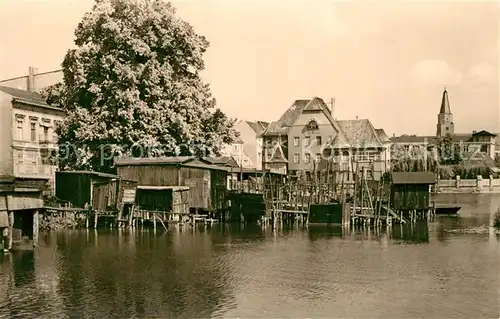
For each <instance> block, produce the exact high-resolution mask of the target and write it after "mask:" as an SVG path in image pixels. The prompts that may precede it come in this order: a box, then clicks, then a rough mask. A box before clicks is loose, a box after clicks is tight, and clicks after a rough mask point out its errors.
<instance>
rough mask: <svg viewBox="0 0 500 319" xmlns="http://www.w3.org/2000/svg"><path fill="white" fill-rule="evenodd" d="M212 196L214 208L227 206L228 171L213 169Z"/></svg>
mask: <svg viewBox="0 0 500 319" xmlns="http://www.w3.org/2000/svg"><path fill="white" fill-rule="evenodd" d="M210 173H211V183H210V184H211V197H212V209H224V208H226V207H227V206H228V205H227V201H226V192H227V185H226V181H227V172H226V171H211V172H210Z"/></svg>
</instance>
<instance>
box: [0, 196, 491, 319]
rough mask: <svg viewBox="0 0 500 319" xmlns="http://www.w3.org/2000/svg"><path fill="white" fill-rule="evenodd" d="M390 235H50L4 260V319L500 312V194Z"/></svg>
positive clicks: (216, 231) (240, 231)
mask: <svg viewBox="0 0 500 319" xmlns="http://www.w3.org/2000/svg"><path fill="white" fill-rule="evenodd" d="M436 201H437V202H448V203H460V204H462V205H463V208H462V210H461V215H462V217H461V218H458V219H457V218H450V217H448V218H440V219H439V220H438V221H436V222H433V223H430V224H429V226H427V225H426V224H419V225H416V226H414V227H413V228H411V227H408V228H400V227H399V226H395V227H393V229H392V230H391V231H390V232H387V231H385V230H384V231H381V232H376V231H374V230H371V231H349V230H345V229H341V228H332V227H330V228H327V227H312V226H311V227H309V228H308V229H303V230H280V231H277V232H275V233H273V232H272V231H271V230H268V229H261V228H259V227H249V226H245V227H244V228H241V227H240V226H234V225H233V226H229V225H218V226H212V227H211V228H210V227H208V228H207V227H203V226H200V227H199V228H197V229H195V230H190V229H189V228H186V229H181V230H175V229H174V230H171V231H169V232H167V233H162V232H161V231H158V232H157V233H156V234H154V233H153V232H152V231H136V232H135V233H132V232H130V231H128V230H114V231H110V230H108V231H106V230H102V231H101V230H99V231H98V232H95V231H94V230H79V231H65V232H58V233H47V234H43V235H42V236H41V239H40V247H39V248H38V250H37V251H36V252H34V253H33V252H23V253H21V252H18V253H13V254H5V255H0V317H9V318H10V317H50V318H61V317H63V318H65V317H74V318H80V317H81V318H108V317H111V318H113V317H120V318H130V317H161V318H210V317H212V318H236V317H240V318H278V317H280V318H283V317H295V318H305V317H308V318H320V317H321V318H327V317H328V318H339V317H344V318H345V317H351V318H352V317H357V318H360V317H361V318H499V317H500V311H499V309H500V237H499V236H497V235H495V234H493V233H489V234H475V235H471V234H453V233H447V232H446V231H445V230H446V229H457V228H460V227H465V226H479V225H487V224H488V223H489V222H490V219H491V218H492V215H493V212H494V211H495V210H496V208H497V206H499V205H500V195H463V194H460V195H439V197H437V198H436Z"/></svg>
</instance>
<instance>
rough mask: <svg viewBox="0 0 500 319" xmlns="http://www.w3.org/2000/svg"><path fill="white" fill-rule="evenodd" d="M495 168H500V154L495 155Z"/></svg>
mask: <svg viewBox="0 0 500 319" xmlns="http://www.w3.org/2000/svg"><path fill="white" fill-rule="evenodd" d="M495 166H496V167H500V156H499V155H498V154H496V155H495Z"/></svg>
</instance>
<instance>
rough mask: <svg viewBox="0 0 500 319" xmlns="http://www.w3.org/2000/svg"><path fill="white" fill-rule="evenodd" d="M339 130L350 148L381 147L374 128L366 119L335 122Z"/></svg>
mask: <svg viewBox="0 0 500 319" xmlns="http://www.w3.org/2000/svg"><path fill="white" fill-rule="evenodd" d="M337 122H338V124H339V126H340V128H341V129H342V131H343V132H344V134H345V136H346V137H347V141H348V143H349V145H350V146H353V147H381V146H382V142H381V141H380V139H379V137H378V134H377V132H376V131H375V128H374V127H373V125H372V124H371V122H370V121H369V120H367V119H361V120H342V121H337Z"/></svg>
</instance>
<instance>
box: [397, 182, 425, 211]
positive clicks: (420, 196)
mask: <svg viewBox="0 0 500 319" xmlns="http://www.w3.org/2000/svg"><path fill="white" fill-rule="evenodd" d="M391 207H392V208H393V209H395V210H414V209H416V210H421V209H428V208H429V185H425V184H424V185H419V184H416V185H411V184H409V185H392V191H391Z"/></svg>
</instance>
